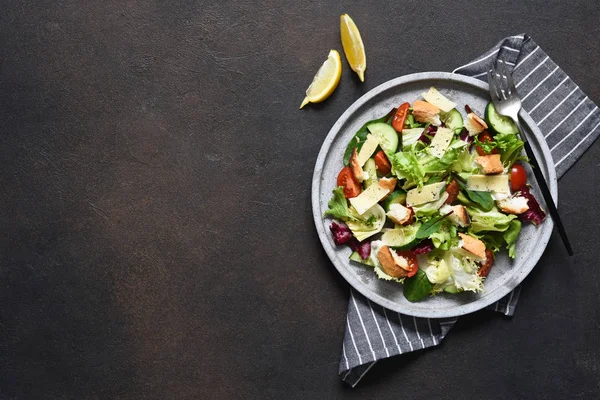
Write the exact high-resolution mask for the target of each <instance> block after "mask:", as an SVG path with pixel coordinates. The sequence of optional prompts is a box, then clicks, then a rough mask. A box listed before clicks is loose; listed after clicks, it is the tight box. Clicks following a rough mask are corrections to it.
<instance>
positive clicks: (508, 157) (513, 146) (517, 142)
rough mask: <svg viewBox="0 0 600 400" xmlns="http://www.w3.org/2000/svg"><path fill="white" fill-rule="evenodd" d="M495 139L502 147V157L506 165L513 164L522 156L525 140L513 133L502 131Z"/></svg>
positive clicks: (499, 146)
mask: <svg viewBox="0 0 600 400" xmlns="http://www.w3.org/2000/svg"><path fill="white" fill-rule="evenodd" d="M494 141H495V142H496V145H497V147H498V148H499V149H500V159H501V160H502V164H504V166H507V167H509V166H511V165H513V164H514V162H515V161H517V159H518V158H519V157H520V155H521V151H522V150H523V142H522V141H521V139H519V136H518V135H515V134H513V133H500V134H497V135H496V136H494Z"/></svg>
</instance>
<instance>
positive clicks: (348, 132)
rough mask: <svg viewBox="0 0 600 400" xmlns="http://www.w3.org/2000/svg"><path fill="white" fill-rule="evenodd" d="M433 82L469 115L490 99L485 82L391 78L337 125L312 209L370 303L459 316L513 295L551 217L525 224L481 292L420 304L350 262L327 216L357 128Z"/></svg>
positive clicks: (551, 174) (332, 254)
mask: <svg viewBox="0 0 600 400" xmlns="http://www.w3.org/2000/svg"><path fill="white" fill-rule="evenodd" d="M431 86H434V87H436V88H437V89H438V90H439V91H440V92H441V93H442V94H444V95H445V96H446V97H448V98H449V99H451V100H452V101H454V102H455V103H456V104H457V105H458V106H457V107H459V108H460V111H461V112H462V113H463V114H464V112H463V111H464V110H463V107H464V105H465V104H468V105H469V106H470V107H471V108H472V109H473V110H475V111H476V112H478V113H479V114H480V115H481V114H483V111H484V109H485V105H486V104H487V103H488V102H489V99H490V98H489V94H488V85H487V83H485V82H482V81H480V80H477V79H474V78H470V77H465V76H462V75H456V74H451V73H447V72H424V73H418V74H412V75H406V76H403V77H400V78H396V79H393V80H391V81H389V82H386V83H384V84H382V85H380V86H378V87H376V88H375V89H373V90H371V91H370V92H368V93H367V94H365V95H364V96H362V97H361V98H360V99H358V100H357V101H356V102H355V103H354V104H353V105H352V106H351V107H350V108H348V110H346V112H345V113H344V114H343V115H342V116H341V117H340V118H339V119H338V120H337V122H336V123H335V124H334V125H333V127H332V128H331V130H330V131H329V134H328V135H327V137H326V138H325V142H324V143H323V146H322V147H321V151H320V152H319V156H318V158H317V163H316V165H315V171H314V175H313V181H312V207H313V216H314V219H315V225H316V228H317V232H318V234H319V239H320V240H321V243H322V244H323V247H324V249H325V251H326V252H327V255H328V256H329V258H330V259H331V262H332V263H333V265H334V266H335V267H336V268H337V270H338V271H339V272H340V274H342V276H343V277H344V278H345V279H346V280H347V281H348V283H349V284H350V285H352V287H353V288H354V289H356V290H357V291H359V292H360V293H362V294H363V295H364V296H366V297H367V298H368V299H370V300H371V301H374V302H375V303H377V304H380V305H382V306H384V307H386V308H388V309H390V310H394V311H397V312H400V313H402V314H406V315H412V316H417V317H429V318H434V317H435V318H444V317H455V316H459V315H464V314H468V313H471V312H474V311H477V310H480V309H482V308H484V307H486V306H488V305H490V304H492V303H494V302H496V301H497V300H500V299H501V298H502V297H504V296H506V295H508V294H509V293H511V291H512V290H513V289H514V288H515V287H516V286H517V285H519V284H520V283H521V282H522V281H523V279H525V277H526V276H527V275H528V274H529V272H531V270H532V269H533V267H534V266H535V265H536V263H537V262H538V260H539V259H540V257H541V256H542V253H543V252H544V249H545V248H546V245H547V243H548V240H549V239H550V235H551V233H552V228H553V224H552V221H551V219H550V218H549V217H548V218H546V219H545V221H544V222H543V223H542V224H541V225H540V226H539V227H536V226H534V225H532V224H529V223H527V224H523V229H522V230H521V234H520V237H519V241H518V243H517V258H516V259H515V260H510V259H509V258H508V255H507V254H506V251H502V252H499V253H497V258H496V261H495V263H494V266H493V267H492V270H491V272H490V274H489V275H488V277H487V279H486V280H485V291H484V292H482V293H470V292H466V293H460V294H458V295H450V294H446V293H441V294H438V295H436V296H432V297H428V298H426V299H424V300H422V301H420V302H418V303H411V302H409V301H408V300H406V299H405V298H404V295H403V293H402V289H403V288H402V285H401V284H398V283H393V282H388V281H384V280H380V279H377V277H376V276H375V273H374V272H373V270H372V268H369V267H367V266H364V265H361V264H358V263H354V262H351V261H349V260H348V257H349V256H350V254H351V250H350V248H349V247H348V246H336V245H335V244H334V243H333V239H332V237H331V233H330V231H329V226H330V224H331V219H330V218H323V214H324V212H325V210H327V202H328V201H329V200H330V198H331V191H332V190H333V189H334V188H335V187H336V178H337V174H338V173H339V171H340V170H341V169H342V167H343V161H342V159H343V155H344V150H345V149H346V146H347V144H348V142H349V140H350V139H351V138H352V137H353V136H354V134H355V133H356V131H357V130H358V129H359V128H360V127H361V126H362V125H363V124H364V123H365V122H366V121H369V120H372V119H376V118H379V117H382V116H384V115H386V114H387V113H388V112H389V111H390V110H391V109H392V108H394V107H397V106H398V105H399V104H401V103H403V102H406V101H408V102H410V103H412V102H413V101H415V100H417V99H419V98H421V94H422V93H424V92H426V91H427V90H428V89H429V88H430V87H431ZM520 116H521V117H522V122H523V126H524V129H526V130H527V132H526V134H527V137H528V138H529V141H530V144H531V147H532V148H533V151H534V153H535V155H536V157H537V158H538V161H539V163H540V168H542V170H543V173H544V176H545V177H546V180H547V182H548V186H549V187H550V191H551V193H552V196H553V198H554V201H555V202H556V200H557V185H556V172H555V170H554V163H553V162H552V158H551V155H550V150H549V149H548V146H547V144H546V142H545V140H544V136H543V135H542V133H541V132H540V131H539V129H538V128H537V127H536V126H535V124H534V122H533V120H532V119H531V118H530V117H529V115H527V113H525V112H524V111H521V114H520ZM528 176H529V177H530V179H529V181H528V182H529V183H530V184H531V185H532V186H533V193H534V194H535V195H536V198H537V199H540V200H541V199H542V196H541V193H540V191H539V188H538V187H537V184H536V182H535V179H534V178H533V173H532V172H531V171H530V170H528Z"/></svg>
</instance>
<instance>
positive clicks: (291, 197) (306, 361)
mask: <svg viewBox="0 0 600 400" xmlns="http://www.w3.org/2000/svg"><path fill="white" fill-rule="evenodd" d="M429 3H430V2H422V1H412V0H411V1H408V0H407V1H402V2H398V1H393V2H392V1H390V2H387V3H384V2H377V4H369V2H347V1H337V2H313V3H308V2H307V3H299V2H296V1H289V2H274V1H267V2H263V3H259V2H252V1H247V0H246V1H244V0H240V1H237V2H231V1H219V2H214V3H211V2H194V1H168V2H167V1H164V2H161V1H148V2H143V1H127V2H123V1H114V0H112V1H108V0H107V1H101V2H100V1H98V2H88V1H80V0H64V1H35V2H31V1H29V2H27V1H16V0H5V1H4V2H3V4H2V12H1V13H0V84H1V89H0V163H1V165H2V169H1V173H0V398H2V399H41V398H44V399H197V398H210V399H232V398H273V399H280V398H293V399H317V398H342V397H347V398H379V399H388V398H389V399H392V398H413V399H431V398H459V397H460V398H462V397H465V398H486V399H496V398H497V399H501V398H598V397H599V396H600V380H599V378H598V377H599V376H600V346H599V345H600V343H599V339H598V337H599V333H600V312H599V310H598V305H599V300H600V296H599V293H600V285H599V283H598V282H600V272H599V271H600V268H598V262H597V261H598V258H599V256H600V251H599V250H598V248H599V239H598V211H597V210H598V209H597V207H598V200H597V197H598V194H599V192H600V191H599V190H598V187H599V186H600V179H599V174H598V173H597V170H598V166H599V165H600V164H598V161H597V160H598V159H599V157H600V146H598V144H597V143H596V144H595V145H594V146H593V147H592V148H591V149H590V150H589V151H588V152H587V153H586V154H585V155H584V156H583V158H582V159H581V160H580V161H579V163H577V164H576V166H575V167H573V168H572V169H571V170H570V171H569V172H568V173H567V174H566V175H565V176H564V178H563V179H562V180H561V181H560V189H559V193H560V206H559V210H560V212H561V214H562V216H563V219H564V223H565V226H566V228H567V231H568V232H569V235H570V238H571V241H572V243H573V247H574V249H575V252H576V256H575V257H573V258H571V259H569V258H567V257H566V252H565V250H564V249H563V247H562V245H561V242H560V240H559V238H558V236H557V235H556V234H555V235H554V236H553V237H552V240H551V242H550V244H549V246H548V250H547V251H546V253H545V254H544V256H543V257H542V260H541V262H540V264H539V266H538V268H536V270H535V271H534V272H533V273H532V275H531V276H530V277H529V278H528V279H527V280H526V283H525V289H524V291H523V293H522V296H521V301H520V305H519V308H518V310H517V313H516V315H515V317H514V318H512V319H506V318H504V317H502V316H499V315H496V314H494V313H490V312H485V311H483V312H479V313H476V314H475V315H471V316H468V317H465V318H462V319H461V320H460V322H459V323H458V325H457V326H456V327H455V328H454V330H453V331H452V332H451V334H450V336H449V337H448V338H447V340H446V341H444V343H443V344H442V345H441V347H439V348H436V349H433V350H429V351H425V352H422V353H418V354H412V355H407V356H403V357H396V358H393V359H390V360H387V361H383V362H380V363H379V364H378V365H377V366H375V367H374V368H373V369H372V370H371V372H370V373H369V374H368V375H367V376H366V377H365V379H364V381H363V382H361V383H360V385H359V386H358V387H357V388H356V389H350V388H348V387H346V386H345V385H344V384H342V383H341V382H340V380H339V377H338V376H337V368H338V359H339V355H340V350H341V341H342V335H343V332H344V325H345V318H346V316H345V313H346V304H347V296H348V286H347V284H346V283H345V282H344V281H343V280H342V279H341V278H340V276H339V275H338V274H337V272H336V271H335V269H334V268H333V266H332V265H331V263H330V262H329V261H328V259H327V258H326V256H325V253H324V252H323V250H322V248H321V246H320V243H319V241H318V239H317V236H316V234H315V230H314V226H313V222H312V216H311V206H310V181H311V176H312V169H313V164H314V162H315V159H316V156H317V152H318V150H319V148H320V145H321V142H322V140H323V138H324V137H325V135H326V133H327V131H328V130H329V128H330V126H331V125H332V124H333V123H334V121H335V120H336V119H337V118H338V117H339V116H340V115H341V113H342V112H343V111H344V110H345V109H346V108H347V107H348V106H349V105H350V104H351V103H352V102H354V101H355V100H356V99H357V98H358V97H359V96H360V95H361V94H363V93H365V92H367V91H368V90H369V89H371V88H373V87H375V86H377V85H378V84H380V83H382V82H384V81H386V80H389V79H391V78H394V77H397V76H400V75H404V74H408V73H412V72H419V71H430V70H444V71H448V70H452V69H453V68H454V67H456V66H458V65H460V64H463V63H465V62H467V61H469V60H471V59H473V58H474V57H476V56H477V55H479V54H480V53H482V52H483V51H485V50H487V49H488V48H489V47H490V46H492V45H493V44H495V43H496V42H497V41H498V40H499V39H500V38H502V37H504V36H508V35H511V34H518V33H523V32H527V33H529V34H530V35H532V36H533V38H534V39H535V40H536V41H537V42H538V43H539V44H540V45H541V46H542V47H543V48H544V50H545V51H546V52H547V53H548V54H549V55H550V56H551V57H552V58H553V59H554V60H555V61H556V62H557V63H558V64H559V65H560V66H561V67H562V68H563V69H564V70H565V71H566V72H567V73H568V74H570V75H571V76H572V77H573V79H574V80H575V81H576V82H577V83H579V85H580V86H581V87H582V89H583V90H584V91H585V92H586V93H587V94H588V95H589V96H590V98H592V99H593V100H595V101H596V102H597V103H598V102H600V70H599V69H598V67H597V63H598V59H599V57H600V41H599V40H598V39H599V37H600V35H599V33H600V25H599V24H598V15H599V11H600V6H599V5H598V2H597V1H596V0H586V1H579V2H563V1H555V0H553V1H545V0H535V1H527V2H523V1H500V0H491V1H486V2H480V3H479V2H473V1H464V0H456V1H452V2H450V1H444V2H436V3H435V5H432V4H429ZM344 12H347V13H349V14H350V15H351V16H352V17H353V18H354V20H355V21H356V23H357V25H358V26H359V28H360V30H361V32H362V35H363V39H364V42H365V45H366V49H367V56H368V69H367V73H366V82H365V83H364V84H360V83H359V82H358V80H357V79H356V78H355V76H354V75H353V74H352V73H351V72H350V70H349V68H348V67H347V65H346V64H345V61H344V71H343V76H342V81H341V84H340V86H339V88H338V89H337V91H336V92H335V93H334V95H333V96H332V97H331V98H330V99H329V100H327V101H326V102H325V103H323V104H322V105H318V106H309V107H308V108H307V109H306V110H303V111H298V110H297V108H298V106H299V104H300V102H301V100H302V98H303V92H304V90H305V89H306V87H307V86H308V84H309V83H310V81H311V79H312V76H313V74H314V73H315V72H316V70H317V68H318V67H319V65H320V64H321V63H322V62H323V60H324V59H325V57H326V56H327V53H328V51H329V50H330V48H336V49H339V50H341V45H340V43H339V31H338V29H339V28H338V18H339V15H340V14H342V13H344Z"/></svg>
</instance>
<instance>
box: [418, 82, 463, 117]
mask: <svg viewBox="0 0 600 400" xmlns="http://www.w3.org/2000/svg"><path fill="white" fill-rule="evenodd" d="M423 98H424V99H425V100H426V101H427V102H428V103H431V104H433V105H434V106H436V107H437V108H439V109H441V110H442V111H444V112H448V111H450V110H452V109H453V108H456V103H453V102H452V101H450V100H448V99H447V98H446V97H444V96H443V95H442V94H441V93H440V92H438V91H437V89H436V88H434V87H431V88H429V92H427V93H423Z"/></svg>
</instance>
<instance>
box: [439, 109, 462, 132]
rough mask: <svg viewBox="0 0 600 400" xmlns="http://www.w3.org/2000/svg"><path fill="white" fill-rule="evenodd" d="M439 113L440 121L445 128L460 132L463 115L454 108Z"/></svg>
mask: <svg viewBox="0 0 600 400" xmlns="http://www.w3.org/2000/svg"><path fill="white" fill-rule="evenodd" d="M440 115H441V117H442V118H441V119H442V122H443V123H444V124H446V128H448V129H452V130H453V131H454V133H460V131H462V128H463V127H464V126H465V124H464V122H463V117H462V115H460V112H459V111H458V110H457V109H456V108H453V109H452V110H450V111H448V112H447V113H445V112H441V113H440Z"/></svg>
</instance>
